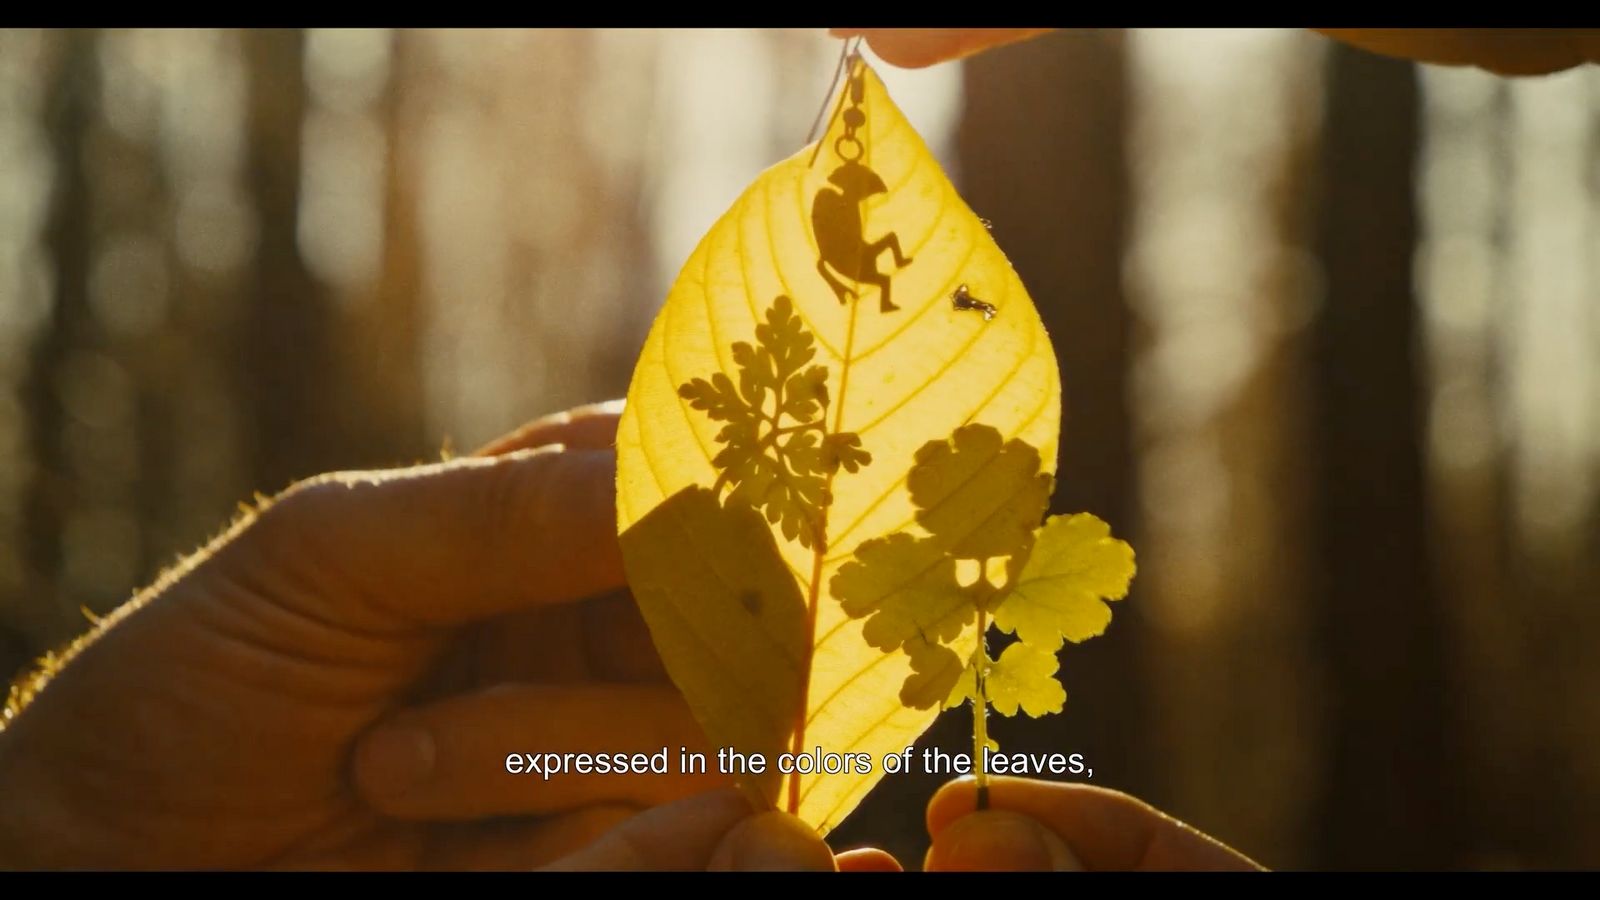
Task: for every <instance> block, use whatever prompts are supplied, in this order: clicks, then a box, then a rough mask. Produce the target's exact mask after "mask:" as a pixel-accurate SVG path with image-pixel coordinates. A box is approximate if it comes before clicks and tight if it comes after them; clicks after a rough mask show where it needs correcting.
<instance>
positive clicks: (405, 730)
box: [351, 723, 438, 813]
mask: <svg viewBox="0 0 1600 900" xmlns="http://www.w3.org/2000/svg"><path fill="white" fill-rule="evenodd" d="M437 761H438V749H437V745H436V744H435V742H434V739H433V734H432V733H431V732H429V731H428V730H427V729H425V728H422V727H420V726H417V725H413V724H404V723H394V724H387V725H380V726H378V727H376V728H374V729H372V730H371V731H368V732H367V733H366V734H363V735H361V737H360V738H358V739H357V741H356V745H355V748H354V750H353V751H352V752H351V780H352V781H353V782H354V783H355V786H356V792H357V793H358V794H360V795H361V797H362V799H364V800H366V801H367V802H368V803H370V804H371V805H372V806H373V808H374V809H377V810H379V811H380V812H386V813H387V812H393V811H394V809H395V804H396V803H397V801H399V800H400V799H401V798H403V797H404V796H405V795H406V794H407V793H408V792H410V791H411V790H412V789H413V788H415V787H416V786H417V785H418V784H420V783H421V782H423V781H425V780H426V779H427V778H428V777H429V776H430V775H431V774H432V773H433V770H434V766H435V764H436V763H437Z"/></svg>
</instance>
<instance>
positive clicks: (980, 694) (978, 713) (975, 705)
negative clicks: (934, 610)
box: [972, 605, 989, 809]
mask: <svg viewBox="0 0 1600 900" xmlns="http://www.w3.org/2000/svg"><path fill="white" fill-rule="evenodd" d="M988 629H989V613H988V611H987V610H985V609H984V607H983V606H981V605H980V606H979V607H978V648H977V649H976V650H974V651H972V667H973V673H972V674H973V680H974V683H975V685H976V686H977V688H978V690H977V692H976V693H977V697H975V698H974V699H973V701H972V771H973V772H974V773H976V774H977V778H978V809H988V808H989V769H988V766H986V765H984V751H985V750H987V749H988V748H989V687H988V685H987V684H986V683H985V679H984V674H985V673H986V671H987V670H988V668H989V648H988V646H987V645H988V642H987V641H986V640H984V632H985V631H987V630H988Z"/></svg>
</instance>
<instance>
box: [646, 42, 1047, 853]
mask: <svg viewBox="0 0 1600 900" xmlns="http://www.w3.org/2000/svg"><path fill="white" fill-rule="evenodd" d="M847 83H849V84H851V85H852V86H853V87H854V88H856V89H857V90H843V91H841V92H840V97H839V100H838V101H837V103H836V104H835V106H834V107H833V109H832V115H831V119H830V124H829V125H828V127H827V129H826V131H825V132H824V135H823V137H822V139H821V141H820V142H819V144H818V145H816V146H813V147H807V148H805V149H804V150H802V151H801V152H799V153H797V154H795V155H794V156H792V157H790V158H789V159H787V160H785V161H783V162H780V163H778V164H777V165H775V166H773V167H772V168H770V169H768V170H767V171H766V172H764V173H762V174H761V175H760V176H759V177H758V178H757V179H756V180H755V181H754V182H753V183H752V184H751V185H750V186H749V187H748V188H747V189H746V190H745V192H744V193H743V194H742V195H741V196H740V197H739V199H738V200H737V201H735V203H734V204H733V206H732V208H730V209H729V210H728V211H727V212H726V213H725V214H724V215H723V216H722V217H721V218H720V219H719V220H718V221H717V222H716V223H715V224H714V225H713V226H712V227H711V229H710V230H709V231H708V232H707V233H706V235H705V237H704V238H703V239H702V240H701V242H700V244H699V246H698V247H697V248H696V249H695V251H694V253H693V254H692V255H691V256H690V258H689V260H688V261H687V263H686V264H685V265H684V267H683V270H682V272H681V273H680V275H679V276H678V279H677V281H676V282H675V283H674V285H673V287H672V289H671V291H670V293H669V294H668V296H667V300H666V303H665V305H664V307H663V308H662V310H661V312H660V314H659V315H658V316H657V318H656V321H655V324H654V326H653V327H652V329H651V331H650V335H649V337H648V338H647V339H646V342H645V345H644V348H643V350H642V352H641V354H640V358H639V362H638V365H637V367H636V368H635V370H634V375H633V380H632V383H631V385H630V387H629V390H628V403H627V408H626V411H625V413H624V415H623V418H622V422H621V426H620V432H619V434H618V440H617V467H618V480H617V488H618V490H617V495H618V496H617V506H618V525H619V528H620V530H621V534H622V547H623V554H624V560H625V563H626V565H627V570H628V577H629V581H630V584H631V585H632V586H633V590H634V593H635V595H636V596H637V598H638V601H639V605H640V608H641V610H642V612H643V613H644V616H645V620H646V622H647V623H648V624H649V626H650V628H651V632H652V635H653V636H654V639H655V641H656V644H657V647H658V648H659V650H660V651H661V655H662V658H663V661H664V663H665V664H666V666H667V669H668V671H669V673H670V674H671V675H672V677H673V679H674V681H675V682H676V683H677V684H678V685H679V687H680V688H682V690H683V691H684V693H685V695H686V697H687V699H688V701H689V704H690V707H691V709H692V710H693V711H694V712H695V714H696V716H697V717H698V718H699V720H700V722H701V724H702V725H703V726H704V728H705V730H706V732H707V735H708V737H709V738H710V739H711V741H712V743H713V744H714V745H717V746H723V745H732V746H736V747H739V748H740V749H742V750H746V751H749V750H758V751H760V752H764V753H766V752H770V751H771V750H772V748H788V749H789V750H795V749H799V750H805V751H809V750H811V749H813V748H815V747H822V748H823V749H824V750H825V751H830V752H837V753H846V752H867V753H870V754H871V755H872V757H873V759H874V765H873V767H872V768H873V772H872V774H870V775H856V774H846V775H800V776H793V777H789V778H784V779H753V780H749V779H747V785H749V786H752V787H753V789H754V790H755V791H756V792H758V793H759V794H760V795H761V796H762V797H763V798H764V799H765V801H766V802H767V803H769V804H770V805H772V806H775V807H777V808H781V809H788V810H790V811H793V812H795V813H797V814H798V815H799V816H800V817H801V818H802V819H804V820H806V821H807V822H809V823H811V824H812V825H814V826H816V827H817V828H818V829H819V830H820V831H823V832H826V831H827V830H828V829H830V828H831V827H832V826H834V825H836V824H837V823H838V822H839V821H841V820H842V819H843V818H844V816H845V815H847V814H848V813H849V812H850V810H851V809H853V808H854V807H855V805H856V804H857V803H858V802H859V801H860V799H861V798H862V796H863V795H864V794H865V793H866V792H867V790H868V789H870V788H871V787H872V785H873V784H874V783H875V782H876V781H877V779H878V778H879V777H880V774H881V765H879V763H881V760H882V758H883V756H884V755H885V754H888V753H897V752H899V751H900V750H901V749H903V748H904V747H905V746H907V745H908V744H910V743H912V742H913V741H915V740H916V738H917V736H918V735H920V734H921V733H922V732H923V731H924V730H925V729H926V728H927V727H928V725H929V724H931V722H932V720H933V718H934V716H935V715H936V714H937V712H938V710H939V707H940V702H939V701H941V700H942V699H944V698H945V697H946V696H948V692H949V689H950V687H951V686H952V685H953V684H954V681H955V679H956V677H957V676H958V675H959V674H960V669H961V666H962V665H964V664H965V662H966V660H967V659H968V658H969V657H970V655H971V654H972V651H973V649H974V648H975V647H976V644H977V640H976V628H975V627H974V626H973V625H970V624H968V621H969V619H968V617H967V613H966V612H965V611H961V610H958V609H955V608H954V607H951V608H949V609H948V610H947V611H946V612H940V607H939V606H938V603H939V602H940V601H939V599H938V598H940V597H946V598H947V599H948V597H949V596H951V594H950V593H949V592H950V591H952V590H953V589H952V586H951V577H952V576H951V573H950V571H948V570H947V569H946V568H945V558H946V557H947V556H948V554H934V555H932V556H931V557H928V559H929V562H930V563H931V565H932V570H931V571H929V572H927V573H922V574H919V576H918V577H917V578H916V579H914V581H915V586H914V587H907V588H903V589H902V588H897V587H896V586H894V585H891V584H889V583H887V582H884V581H875V580H873V579H875V578H876V577H877V576H876V575H872V574H871V573H858V576H853V577H860V578H862V579H864V583H867V584H870V585H871V586H872V587H871V590H870V591H866V590H865V589H864V592H863V598H865V599H858V600H857V601H855V602H854V605H853V606H852V608H853V609H855V610H856V611H857V613H858V614H864V615H867V616H870V617H871V618H869V619H868V622H875V623H877V624H875V625H870V626H868V625H867V624H866V623H864V622H863V621H862V620H861V619H858V618H852V616H851V614H850V613H849V612H847V611H846V609H845V608H844V605H843V603H842V598H841V597H840V596H838V595H837V593H836V591H835V590H834V589H833V585H834V584H835V578H834V576H835V575H836V574H840V573H841V571H842V570H843V568H844V567H845V566H846V565H847V564H849V563H851V561H852V560H853V559H854V558H855V557H856V554H857V552H858V550H861V551H862V553H863V558H870V557H871V555H872V554H873V553H878V552H881V553H887V554H905V555H906V556H907V557H908V558H910V557H911V556H914V555H916V554H917V553H920V552H922V551H921V550H918V549H917V548H916V543H917V542H918V541H928V540H935V541H937V542H938V543H939V546H940V547H944V548H953V547H958V548H961V552H966V553H979V552H983V551H986V550H988V549H992V544H993V542H994V541H996V540H1013V539H1014V538H1015V537H1017V536H1018V535H1019V534H1020V532H1019V531H1018V528H1019V527H1020V526H1017V525H1016V524H1015V523H1014V522H1012V521H1010V520H1007V519H1005V518H1004V517H1001V518H1000V519H996V518H995V517H994V516H993V515H992V514H991V510H990V509H989V507H991V506H992V505H993V504H992V503H991V502H990V501H991V500H992V499H993V498H992V497H985V496H983V495H984V494H985V492H986V491H990V492H993V491H1002V490H1003V491H1010V492H1015V491H1025V492H1030V493H1027V496H1028V497H1030V498H1033V497H1034V496H1035V492H1037V490H1038V485H1039V484H1043V485H1044V487H1043V493H1042V494H1038V496H1039V497H1044V496H1047V495H1048V491H1049V489H1048V477H1049V473H1050V472H1052V471H1053V470H1054V468H1055V458H1056V442H1057V437H1058V431H1059V427H1060V423H1059V416H1060V385H1059V382H1058V375H1057V369H1056V362H1055V357H1054V354H1053V352H1052V349H1051V346H1050V342H1049V340H1048V338H1047V337H1046V335H1045V333H1044V329H1043V327H1042V325H1041V324H1040V321H1039V316H1038V313H1037V312H1036V311H1035V309H1034V307H1033V303H1032V301H1031V300H1030V299H1029V297H1028V295H1027V293H1026V291H1025V290H1024V289H1023V286H1022V284H1021V282H1020V281H1019V280H1018V278H1017V276H1016V274H1015V272H1013V271H1012V269H1011V266H1010V265H1009V263H1008V262H1007V261H1006V259H1005V257H1004V255H1003V254H1002V253H1001V251H1000V249H999V248H998V247H997V246H995V243H994V241H993V239H992V238H991V237H990V235H989V232H988V231H987V230H986V229H985V228H984V226H983V224H982V223H981V222H980V221H979V219H978V218H977V216H975V215H974V214H973V213H972V211H971V210H970V209H969V208H968V207H967V206H966V204H965V203H964V202H962V200H961V198H960V197H959V196H957V195H956V192H955V190H954V188H953V187H952V186H951V184H950V182H949V181H948V179H947V178H946V177H945V175H944V173H943V172H942V171H941V170H940V168H939V166H938V164H937V163H936V162H935V161H934V159H933V158H932V156H931V155H930V154H929V153H928V150H927V148H926V146H924V144H923V142H922V140H921V138H920V137H918V136H917V134H916V132H915V131H914V130H913V129H912V128H911V126H910V125H909V124H908V123H907V122H906V121H905V119H904V118H903V117H902V116H901V114H900V112H899V110H898V109H896V108H895V106H894V104H893V103H892V102H891V101H890V99H889V97H888V96H887V94H886V93H885V92H884V89H883V86H882V84H881V83H880V82H879V81H878V79H877V77H876V76H875V75H874V74H873V73H872V72H871V70H870V69H868V68H867V67H866V66H865V64H864V63H862V62H860V61H859V60H856V61H853V62H852V66H851V69H850V76H849V79H848V81H847ZM853 95H854V96H853ZM857 98H858V99H857ZM704 140H705V141H707V142H708V143H709V142H713V141H715V140H716V135H715V134H707V135H705V136H704ZM963 286H964V287H963ZM958 289H959V290H960V292H961V296H963V297H967V298H979V299H980V300H981V301H982V302H983V303H984V304H986V305H987V306H989V307H991V308H992V312H993V315H992V317H990V316H988V315H986V314H985V313H984V312H983V311H982V310H981V308H979V307H976V306H974V305H972V303H970V302H969V303H965V304H958V303H957V302H956V299H955V298H956V297H957V294H958ZM977 423H981V424H983V425H984V426H987V427H989V428H990V429H992V430H993V431H994V432H995V434H996V435H997V436H998V444H999V445H1000V446H1008V444H1007V442H1009V441H1011V440H1013V439H1015V440H1016V441H1017V446H1026V447H1027V448H1029V449H1030V450H1031V451H1032V458H1033V459H1035V460H1037V461H1038V462H1037V463H1036V464H1035V468H1034V470H1033V471H1032V472H1031V473H1030V475H1031V476H1034V477H1035V482H1029V481H1028V479H1027V478H1026V477H1024V478H1020V479H1018V478H1013V477H1011V475H1012V470H1013V469H1015V470H1016V471H1017V472H1021V471H1022V470H1024V469H1027V468H1028V467H1027V466H1026V465H1020V462H1021V460H1020V458H1019V457H1017V456H1015V455H1006V453H1005V452H1004V451H1001V450H997V449H995V448H992V447H988V446H987V445H985V446H984V447H968V446H967V445H966V444H964V443H961V442H960V441H957V442H956V443H955V444H952V445H951V449H950V451H949V452H950V453H951V454H952V459H951V461H950V464H951V465H952V466H956V465H958V464H959V465H960V466H963V467H965V468H964V469H963V471H965V472H967V473H968V474H969V475H970V476H971V477H972V478H973V479H974V480H973V482H972V483H973V484H974V485H976V486H977V487H978V490H977V491H976V492H973V491H967V490H960V489H957V490H953V491H946V492H945V493H946V494H947V495H948V496H947V498H946V499H944V500H942V501H938V502H936V503H932V504H931V505H930V506H928V507H925V508H923V509H920V510H919V509H918V508H917V507H916V506H914V505H913V502H912V495H911V492H910V491H909V490H908V488H907V484H906V476H907V473H908V472H909V471H910V470H911V469H912V467H913V465H914V464H915V462H916V454H917V452H918V450H919V449H920V448H922V447H924V445H925V444H928V443H929V442H931V441H935V440H937V441H948V440H949V439H950V438H951V436H952V435H953V434H955V433H956V432H957V430H958V429H959V428H961V427H962V426H963V425H968V424H977ZM1015 452H1016V451H1014V450H1013V451H1012V453H1013V454H1015ZM1024 455H1026V454H1024ZM1041 473H1042V474H1043V476H1044V479H1046V480H1045V481H1043V482H1038V481H1037V476H1038V475H1039V474H1041ZM985 484H989V485H990V487H989V488H984V487H983V485H985ZM934 488H935V489H937V488H938V486H937V485H935V486H934ZM686 492H688V493H686ZM935 492H936V493H937V490H936V491H935ZM919 496H921V495H920V494H919ZM929 496H933V495H932V494H930V495H929ZM685 497H687V498H689V499H687V500H685V499H683V498H685ZM708 501H710V502H708ZM1029 502H1030V503H1033V502H1035V501H1034V500H1032V499H1030V500H1029ZM1040 502H1042V501H1040ZM1038 509H1039V510H1041V511H1042V506H1040V507H1038ZM663 510H665V512H663ZM919 514H920V515H921V517H922V518H923V519H925V520H926V523H927V524H928V525H930V526H931V530H930V529H929V528H926V527H922V526H919V525H918V524H917V523H918V521H919ZM1032 524H1037V519H1035V521H1034V522H1033V523H1030V527H1031V525H1032ZM749 528H761V529H764V530H765V531H766V532H767V537H768V538H770V540H760V541H757V540H753V539H750V538H748V537H747V536H745V535H743V531H744V530H746V529H749ZM901 532H917V533H915V534H908V535H907V536H906V537H904V538H899V539H895V542H894V543H881V542H880V540H881V539H885V538H887V537H888V536H890V535H894V534H897V533H901ZM1002 533H1004V534H1007V535H1010V537H1006V538H1001V537H1000V535H1001V534H1002ZM907 541H909V542H910V543H907ZM874 542H878V543H874ZM868 547H872V548H876V549H870V550H869V549H867V548H868ZM924 549H926V548H924ZM846 583H848V578H847V579H846ZM868 594H870V595H871V596H870V597H869V596H868ZM752 598H754V599H755V601H756V602H754V603H751V602H749V601H751V600H752ZM796 598H798V604H797V605H796ZM917 598H922V600H923V601H924V602H927V603H933V606H932V607H931V608H923V607H921V606H919V605H918V604H917V602H915V601H916V599H917ZM752 606H753V607H754V608H755V610H756V612H754V613H752V612H751V611H750V609H751V607H752ZM796 610H798V613H799V614H798V615H796ZM785 628H788V629H792V630H793V634H788V633H780V632H781V631H782V629H785ZM908 630H909V631H912V632H917V633H916V636H915V640H910V639H909V638H908V636H907V633H908ZM868 631H870V637H869V635H868V633H867V632H868ZM923 632H926V633H927V635H928V638H929V639H931V642H930V641H929V640H924V639H923V637H922V633H923ZM891 646H892V647H893V648H894V649H892V650H890V651H888V652H886V651H885V649H884V648H885V647H891ZM792 648H800V649H799V650H797V651H796V653H797V654H798V655H794V654H791V653H790V652H789V650H790V649H792ZM914 662H915V666H914ZM903 701H904V702H903ZM912 701H915V702H912ZM782 704H788V705H787V706H786V707H785V706H783V705H782Z"/></svg>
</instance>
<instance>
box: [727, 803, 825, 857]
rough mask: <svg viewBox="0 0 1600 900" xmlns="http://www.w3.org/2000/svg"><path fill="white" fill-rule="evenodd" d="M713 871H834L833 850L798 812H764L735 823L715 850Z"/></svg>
mask: <svg viewBox="0 0 1600 900" xmlns="http://www.w3.org/2000/svg"><path fill="white" fill-rule="evenodd" d="M706 868H707V869H708V870H710V871H713V872H832V871H833V870H834V863H833V851H831V850H829V849H828V845H827V844H825V843H823V842H822V838H820V837H817V833H816V831H814V830H812V829H811V827H810V826H808V825H806V823H804V822H802V821H800V820H799V819H797V818H795V817H794V816H791V815H788V814H786V813H781V812H764V813H760V814H758V815H754V816H751V817H750V818H748V819H745V820H744V821H742V822H740V823H739V824H738V825H735V826H733V829H732V830H731V831H729V832H728V834H727V836H726V837H724V838H723V839H722V843H720V844H718V845H717V849H716V851H715V852H713V853H712V854H711V862H710V864H709V865H707V866H706Z"/></svg>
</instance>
